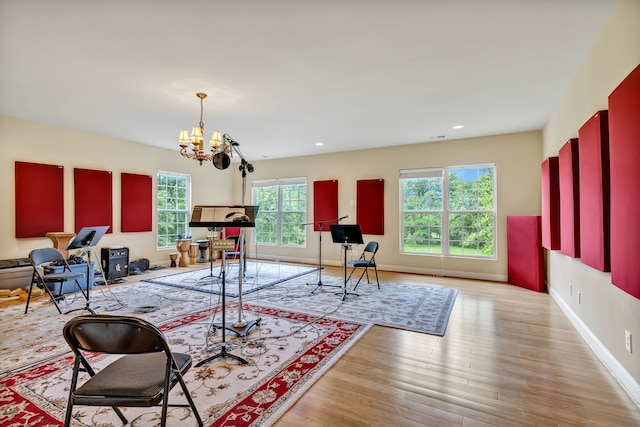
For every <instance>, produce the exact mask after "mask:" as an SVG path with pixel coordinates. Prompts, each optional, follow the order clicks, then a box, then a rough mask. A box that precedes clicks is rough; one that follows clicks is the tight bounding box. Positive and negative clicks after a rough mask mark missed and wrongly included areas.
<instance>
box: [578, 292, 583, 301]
mask: <svg viewBox="0 0 640 427" xmlns="http://www.w3.org/2000/svg"><path fill="white" fill-rule="evenodd" d="M578 304H582V294H581V293H580V292H578Z"/></svg>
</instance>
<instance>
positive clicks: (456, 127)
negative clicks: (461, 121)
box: [451, 125, 464, 129]
mask: <svg viewBox="0 0 640 427" xmlns="http://www.w3.org/2000/svg"><path fill="white" fill-rule="evenodd" d="M463 127H464V126H463V125H455V126H453V127H452V128H451V129H462V128H463Z"/></svg>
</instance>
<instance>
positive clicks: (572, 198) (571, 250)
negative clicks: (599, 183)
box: [558, 138, 580, 258]
mask: <svg viewBox="0 0 640 427" xmlns="http://www.w3.org/2000/svg"><path fill="white" fill-rule="evenodd" d="M578 161H579V159H578V138H573V139H570V140H569V141H567V142H566V143H565V144H564V145H563V146H562V148H560V151H559V152H558V167H559V176H560V252H562V253H563V254H565V255H568V256H570V257H573V258H580V174H579V169H578V166H579V165H578Z"/></svg>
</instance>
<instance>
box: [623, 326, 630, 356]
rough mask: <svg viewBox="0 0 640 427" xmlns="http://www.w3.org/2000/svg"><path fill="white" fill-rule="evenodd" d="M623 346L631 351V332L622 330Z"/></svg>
mask: <svg viewBox="0 0 640 427" xmlns="http://www.w3.org/2000/svg"><path fill="white" fill-rule="evenodd" d="M624 347H625V348H626V349H627V351H628V352H629V353H631V332H629V331H624Z"/></svg>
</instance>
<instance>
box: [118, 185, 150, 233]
mask: <svg viewBox="0 0 640 427" xmlns="http://www.w3.org/2000/svg"><path fill="white" fill-rule="evenodd" d="M120 176H121V182H120V185H121V197H122V203H121V205H120V212H121V220H122V224H121V226H120V228H121V231H123V232H133V231H151V223H152V210H151V207H152V204H151V203H152V189H153V187H152V178H151V177H150V176H149V175H136V174H131V173H122V174H121V175H120Z"/></svg>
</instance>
